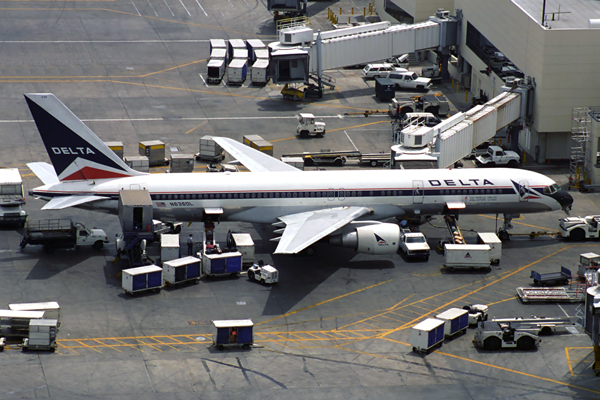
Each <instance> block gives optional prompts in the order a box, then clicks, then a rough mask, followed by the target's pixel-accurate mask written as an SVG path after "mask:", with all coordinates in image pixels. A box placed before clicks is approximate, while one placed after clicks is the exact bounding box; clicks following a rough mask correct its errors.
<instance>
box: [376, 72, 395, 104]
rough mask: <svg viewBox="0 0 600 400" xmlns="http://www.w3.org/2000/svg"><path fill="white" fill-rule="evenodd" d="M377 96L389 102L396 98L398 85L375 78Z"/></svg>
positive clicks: (384, 79) (387, 80)
mask: <svg viewBox="0 0 600 400" xmlns="http://www.w3.org/2000/svg"><path fill="white" fill-rule="evenodd" d="M375 96H376V97H377V98H378V99H379V100H381V101H385V102H388V101H390V100H392V99H393V98H394V97H395V96H396V85H395V83H394V82H392V81H391V80H389V79H386V78H375Z"/></svg>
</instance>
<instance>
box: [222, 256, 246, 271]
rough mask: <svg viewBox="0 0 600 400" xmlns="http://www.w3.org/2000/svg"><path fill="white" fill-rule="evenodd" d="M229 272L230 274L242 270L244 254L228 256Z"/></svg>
mask: <svg viewBox="0 0 600 400" xmlns="http://www.w3.org/2000/svg"><path fill="white" fill-rule="evenodd" d="M226 260H227V267H226V268H227V272H228V273H230V274H233V273H236V272H241V271H242V256H236V257H230V258H227V259H226Z"/></svg>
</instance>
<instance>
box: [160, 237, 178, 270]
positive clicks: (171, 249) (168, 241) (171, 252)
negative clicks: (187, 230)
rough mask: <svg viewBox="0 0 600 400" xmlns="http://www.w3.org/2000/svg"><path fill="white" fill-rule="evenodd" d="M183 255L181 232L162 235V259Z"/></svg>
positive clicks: (166, 259) (168, 259)
mask: <svg viewBox="0 0 600 400" xmlns="http://www.w3.org/2000/svg"><path fill="white" fill-rule="evenodd" d="M179 257H181V252H180V248H179V234H166V233H163V234H162V235H160V261H161V262H163V263H164V262H166V261H171V260H175V259H177V258H179Z"/></svg>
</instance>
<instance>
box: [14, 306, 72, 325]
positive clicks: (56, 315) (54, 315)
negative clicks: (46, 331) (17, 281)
mask: <svg viewBox="0 0 600 400" xmlns="http://www.w3.org/2000/svg"><path fill="white" fill-rule="evenodd" d="M8 309H9V310H13V311H43V312H44V319H55V320H56V321H57V326H60V305H59V304H58V303H57V302H56V301H48V302H42V303H14V304H9V305H8Z"/></svg>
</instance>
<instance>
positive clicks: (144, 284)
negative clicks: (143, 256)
mask: <svg viewBox="0 0 600 400" xmlns="http://www.w3.org/2000/svg"><path fill="white" fill-rule="evenodd" d="M121 277H122V279H121V286H122V287H123V290H125V293H131V294H133V293H137V292H142V291H144V290H160V289H161V288H162V268H161V267H159V266H157V265H146V266H143V267H137V268H129V269H124V270H123V273H122V275H121Z"/></svg>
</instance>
